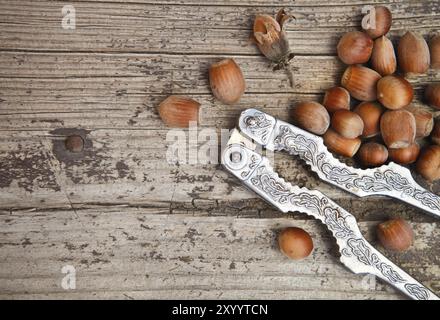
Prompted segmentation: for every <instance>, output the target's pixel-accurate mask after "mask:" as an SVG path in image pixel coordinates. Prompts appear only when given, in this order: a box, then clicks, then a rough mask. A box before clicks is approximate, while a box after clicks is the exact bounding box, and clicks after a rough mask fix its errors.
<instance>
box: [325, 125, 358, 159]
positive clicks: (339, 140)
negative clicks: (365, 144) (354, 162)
mask: <svg viewBox="0 0 440 320" xmlns="http://www.w3.org/2000/svg"><path fill="white" fill-rule="evenodd" d="M323 139H324V144H325V145H326V146H327V148H328V149H329V150H330V151H332V152H334V153H336V154H339V155H341V156H345V157H349V158H352V157H353V156H354V155H355V154H356V152H357V151H358V150H359V147H360V146H361V139H359V138H355V139H347V138H344V137H343V136H341V135H340V134H338V133H337V132H336V131H334V130H333V129H328V130H327V132H326V133H325V134H324V136H323Z"/></svg>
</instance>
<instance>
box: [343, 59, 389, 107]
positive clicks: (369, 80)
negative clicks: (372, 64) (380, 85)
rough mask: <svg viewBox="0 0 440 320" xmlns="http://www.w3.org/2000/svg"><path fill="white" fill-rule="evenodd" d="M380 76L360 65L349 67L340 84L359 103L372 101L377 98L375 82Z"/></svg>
mask: <svg viewBox="0 0 440 320" xmlns="http://www.w3.org/2000/svg"><path fill="white" fill-rule="evenodd" d="M380 78H381V75H380V74H379V73H377V72H376V71H374V70H372V69H369V68H367V67H363V66H360V65H353V66H349V67H348V68H347V69H346V70H345V72H344V74H343V75H342V80H341V84H342V86H343V87H344V88H345V89H347V90H348V92H350V94H351V95H352V96H353V97H354V98H355V99H358V100H360V101H374V100H376V98H377V82H378V81H379V79H380Z"/></svg>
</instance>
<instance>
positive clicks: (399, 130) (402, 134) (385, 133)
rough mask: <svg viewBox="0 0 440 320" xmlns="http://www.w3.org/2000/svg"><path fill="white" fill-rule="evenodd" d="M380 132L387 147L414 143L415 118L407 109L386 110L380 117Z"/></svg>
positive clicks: (401, 146)
mask: <svg viewBox="0 0 440 320" xmlns="http://www.w3.org/2000/svg"><path fill="white" fill-rule="evenodd" d="M380 132H381V133H382V138H383V141H384V142H385V144H386V145H387V147H388V148H395V149H399V148H406V147H408V146H410V145H411V144H413V143H414V139H415V137H416V120H415V118H414V116H413V114H412V113H411V112H409V111H407V110H394V111H386V112H385V113H384V114H383V115H382V118H381V119H380Z"/></svg>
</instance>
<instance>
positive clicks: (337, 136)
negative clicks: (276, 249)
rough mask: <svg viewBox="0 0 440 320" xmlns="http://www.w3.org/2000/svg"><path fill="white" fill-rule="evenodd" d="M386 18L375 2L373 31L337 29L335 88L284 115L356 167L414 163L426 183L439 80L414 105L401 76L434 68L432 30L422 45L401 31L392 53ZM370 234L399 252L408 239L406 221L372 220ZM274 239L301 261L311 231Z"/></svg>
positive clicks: (438, 162)
mask: <svg viewBox="0 0 440 320" xmlns="http://www.w3.org/2000/svg"><path fill="white" fill-rule="evenodd" d="M391 21H392V15H391V12H390V10H389V9H388V8H386V7H384V6H378V7H376V8H375V23H376V24H375V28H374V29H364V30H363V31H352V32H348V33H346V34H344V35H343V36H342V38H341V39H340V41H339V43H338V46H337V52H338V56H339V58H340V60H341V61H342V62H344V63H345V64H346V65H348V67H347V68H346V70H345V72H344V73H343V76H342V80H341V87H334V88H330V89H328V90H327V91H326V93H325V96H324V99H323V102H322V104H320V103H317V102H300V103H298V104H296V105H295V107H294V108H292V109H291V112H290V114H291V118H292V121H293V123H295V124H296V125H297V126H299V127H302V128H303V129H305V130H308V131H310V132H312V133H314V134H317V135H322V136H323V140H324V143H325V145H326V146H327V148H328V149H329V150H330V151H331V152H333V153H335V154H338V155H341V156H345V157H350V158H353V157H356V158H357V159H358V161H359V163H360V164H361V165H362V166H363V167H378V166H381V165H383V164H385V163H386V162H387V161H388V160H389V159H390V160H391V161H394V162H396V163H399V164H403V165H409V164H413V163H416V165H415V168H416V170H417V172H418V173H419V174H421V175H422V176H423V177H424V178H425V179H426V180H428V181H434V180H437V179H440V119H439V120H436V119H434V115H435V109H437V110H439V109H440V83H438V84H431V85H429V86H427V87H426V88H425V102H426V105H417V106H416V105H413V104H412V101H413V98H414V89H413V86H412V85H411V83H410V82H408V81H407V80H406V79H405V77H404V76H406V75H408V74H425V73H426V72H427V71H428V69H429V68H430V67H431V68H432V69H439V70H440V35H436V36H434V37H433V38H432V39H430V41H429V45H428V43H427V42H426V41H425V39H424V38H423V37H422V36H420V35H418V34H416V33H413V32H407V33H406V34H405V35H404V36H403V37H401V38H400V40H399V43H398V47H397V54H396V52H395V50H394V46H393V43H392V42H391V41H390V40H389V39H388V38H387V37H386V34H387V33H388V32H389V30H390V28H391ZM398 69H399V74H397V73H396V72H397V70H398ZM353 98H354V99H353ZM353 100H357V103H356V102H355V103H353ZM352 105H354V106H355V107H354V108H353V109H352V108H351V106H352ZM422 146H425V147H424V148H423V149H422V150H421V147H422ZM376 233H377V238H378V240H379V241H380V243H381V244H382V246H383V247H384V248H386V249H388V250H392V251H397V252H401V251H405V250H407V249H408V248H409V247H410V246H411V245H412V243H413V241H414V232H413V230H412V227H411V225H410V224H409V223H408V222H407V221H405V220H403V219H401V218H397V219H391V220H388V221H386V222H383V223H381V224H379V225H378V227H377V229H376ZM278 243H279V246H280V249H281V251H282V252H283V253H284V254H285V255H286V256H288V257H289V258H291V259H296V260H297V259H303V258H305V257H307V256H308V255H309V254H310V253H311V252H312V250H313V241H312V238H311V236H310V235H309V234H308V233H307V232H306V231H304V230H302V229H300V228H295V227H289V228H286V229H284V230H282V231H281V232H280V234H279V236H278Z"/></svg>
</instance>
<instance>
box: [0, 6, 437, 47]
mask: <svg viewBox="0 0 440 320" xmlns="http://www.w3.org/2000/svg"><path fill="white" fill-rule="evenodd" d="M67 3H68V4H73V5H74V6H75V8H76V13H77V19H76V23H77V29H76V30H75V31H72V30H64V29H62V28H61V19H62V16H61V8H62V6H63V5H64V4H67ZM191 3H192V2H188V3H186V2H184V1H183V2H181V5H175V4H173V3H172V2H170V3H169V4H166V3H164V2H158V3H156V2H155V1H153V2H147V3H145V4H143V3H141V1H134V2H132V3H126V2H123V3H121V2H120V1H115V2H113V3H112V2H108V1H105V2H96V1H85V2H77V1H67V2H48V1H41V2H40V1H20V3H19V4H18V3H17V2H15V1H4V0H3V1H0V16H1V20H2V22H3V24H2V29H1V30H0V47H1V48H2V49H11V50H38V51H41V50H43V51H44V50H46V51H49V50H56V51H87V52H97V51H101V52H160V53H164V52H171V53H174V54H176V53H183V52H186V53H216V54H238V53H240V54H257V53H258V51H257V49H256V48H255V46H253V45H251V44H250V43H249V33H250V30H251V26H252V20H253V18H254V16H255V15H256V14H258V13H269V14H274V13H275V12H276V11H277V10H276V9H275V8H274V7H275V6H278V5H282V6H285V5H287V9H288V10H289V11H292V12H293V13H294V14H295V16H296V18H297V20H296V21H295V22H293V23H292V24H291V25H290V27H289V29H288V30H289V33H288V35H289V38H290V39H291V41H292V44H293V51H294V53H296V54H334V53H335V47H336V43H337V40H338V38H339V37H340V35H341V34H342V33H343V32H345V31H346V30H347V29H348V28H351V29H353V28H359V25H360V20H361V17H362V7H363V6H364V5H366V4H371V3H372V2H371V1H359V2H354V3H353V2H350V1H345V2H343V4H341V3H337V2H330V3H327V2H326V3H325V4H323V3H322V2H321V1H307V2H297V1H295V2H291V1H286V2H284V3H283V2H277V3H270V5H269V4H268V3H267V2H266V3H263V5H265V6H267V8H264V7H263V8H260V7H258V5H261V4H262V3H258V2H257V3H254V2H253V1H251V2H241V1H238V2H232V3H223V2H214V3H211V2H209V3H206V2H201V3H197V2H194V3H193V4H196V5H195V6H194V5H190V4H191ZM387 5H389V6H390V8H391V9H392V11H393V15H394V23H393V31H392V35H393V38H394V37H396V36H397V35H401V34H402V33H403V32H404V30H406V29H413V30H414V29H418V30H420V31H421V32H422V33H424V34H426V35H427V34H431V33H433V32H435V31H437V30H438V28H439V26H440V24H439V19H438V15H439V12H440V9H439V4H438V1H400V2H396V3H391V4H389V3H387Z"/></svg>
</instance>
